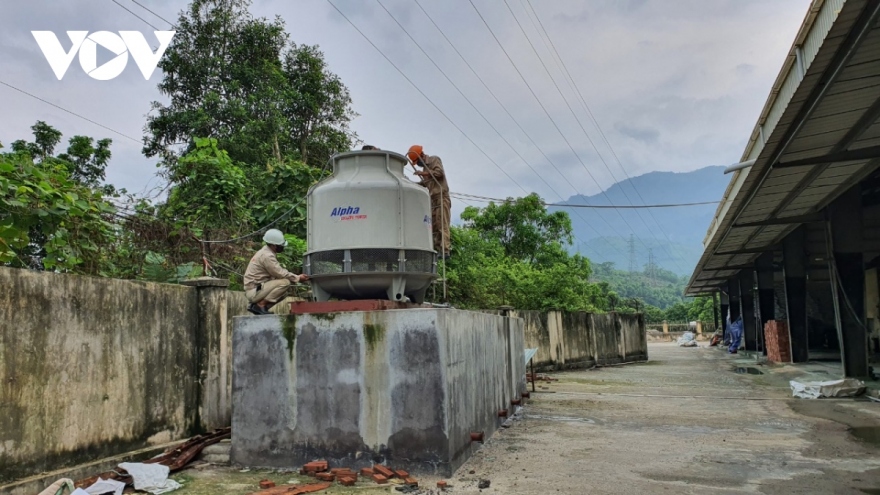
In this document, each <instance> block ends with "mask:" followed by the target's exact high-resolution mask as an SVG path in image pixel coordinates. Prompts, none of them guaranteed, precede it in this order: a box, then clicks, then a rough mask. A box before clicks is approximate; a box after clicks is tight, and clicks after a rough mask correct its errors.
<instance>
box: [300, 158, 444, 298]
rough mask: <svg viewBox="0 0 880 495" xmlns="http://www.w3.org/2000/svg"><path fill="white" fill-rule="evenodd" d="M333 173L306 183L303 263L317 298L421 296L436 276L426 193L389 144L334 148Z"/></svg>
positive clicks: (429, 205)
mask: <svg viewBox="0 0 880 495" xmlns="http://www.w3.org/2000/svg"><path fill="white" fill-rule="evenodd" d="M331 160H332V163H333V175H332V176H331V177H328V178H326V179H324V180H322V181H321V182H319V183H318V184H316V185H315V186H314V187H312V189H311V190H309V196H308V237H307V242H308V252H307V253H306V255H305V260H304V262H303V270H304V272H305V273H307V274H309V276H311V278H312V293H313V295H314V298H315V299H316V300H318V301H326V300H328V299H330V298H331V297H335V298H339V299H390V300H392V301H405V300H406V299H407V298H409V300H411V301H414V302H419V303H420V302H424V299H425V292H426V291H427V289H428V286H429V285H430V284H431V281H432V280H434V278H436V276H437V275H436V273H437V269H436V266H437V255H436V253H435V251H434V247H433V240H432V237H431V199H430V197H429V196H428V192H427V190H426V189H424V188H423V187H421V186H419V185H417V184H415V183H413V182H412V181H410V180H409V179H407V178H406V176H404V175H403V169H404V167H405V166H406V165H407V160H406V158H405V157H404V156H403V155H399V154H397V153H393V152H389V151H378V150H377V151H352V152H348V153H341V154H339V155H336V156H334V157H333V158H332V159H331Z"/></svg>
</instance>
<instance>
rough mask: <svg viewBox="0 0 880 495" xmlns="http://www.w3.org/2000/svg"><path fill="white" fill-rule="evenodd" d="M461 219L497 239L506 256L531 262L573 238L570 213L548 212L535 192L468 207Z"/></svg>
mask: <svg viewBox="0 0 880 495" xmlns="http://www.w3.org/2000/svg"><path fill="white" fill-rule="evenodd" d="M461 218H462V220H464V223H465V226H466V227H470V228H473V229H475V230H476V231H477V232H479V233H480V235H481V236H483V237H484V238H485V239H491V240H495V241H498V242H499V243H500V244H501V246H502V247H503V248H504V253H505V254H506V255H507V256H509V257H511V258H513V259H516V260H522V261H526V262H529V263H535V262H536V261H538V260H539V258H540V257H542V256H546V255H547V254H548V253H546V250H547V249H551V250H555V251H558V249H557V248H558V247H560V246H563V245H567V244H570V243H571V241H572V227H571V219H570V218H569V217H568V213H566V212H564V211H559V212H554V213H548V212H547V208H546V207H545V206H544V202H543V200H541V197H540V196H538V195H537V194H535V193H532V194H530V195H528V196H526V197H524V198H517V199H509V200H508V201H505V202H503V203H500V204H496V203H494V202H493V203H489V205H488V206H486V207H484V208H476V207H474V206H469V207H467V208H465V210H464V212H463V213H462V215H461ZM550 254H551V255H556V253H550ZM556 257H557V258H558V255H556Z"/></svg>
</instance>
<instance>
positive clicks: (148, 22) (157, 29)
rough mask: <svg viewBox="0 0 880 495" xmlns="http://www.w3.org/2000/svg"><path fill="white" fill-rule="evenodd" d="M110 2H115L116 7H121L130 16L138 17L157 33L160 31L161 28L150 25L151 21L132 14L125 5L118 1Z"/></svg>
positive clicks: (112, 0)
mask: <svg viewBox="0 0 880 495" xmlns="http://www.w3.org/2000/svg"><path fill="white" fill-rule="evenodd" d="M110 1H111V2H113V3H115V4H116V5H119V6H120V7H122V8H123V9H125V10H126V12H128V13H129V14H131V15H133V16H135V17H137V18H138V19H140V20H142V21H144V22H145V23H147V25H148V26H150V27H151V28H153V29H155V30H156V31H159V28H157V27H156V26H154V25H152V24H151V23H150V21H148V20H146V19H144V18H143V17H141V16H139V15H137V14H135V13H134V12H132V11H131V10H130V9H129V8H128V7H126V6H125V5H122V4H121V3H119V2H117V1H116V0H110Z"/></svg>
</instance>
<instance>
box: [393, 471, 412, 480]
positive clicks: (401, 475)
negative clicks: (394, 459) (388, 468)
mask: <svg viewBox="0 0 880 495" xmlns="http://www.w3.org/2000/svg"><path fill="white" fill-rule="evenodd" d="M394 476H397V477H398V478H400V479H404V478H406V477H407V476H409V473H407V472H406V471H404V470H403V469H395V470H394Z"/></svg>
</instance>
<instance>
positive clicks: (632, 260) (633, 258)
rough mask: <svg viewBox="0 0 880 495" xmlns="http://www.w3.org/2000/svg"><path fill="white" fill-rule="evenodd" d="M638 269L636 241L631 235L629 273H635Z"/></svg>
mask: <svg viewBox="0 0 880 495" xmlns="http://www.w3.org/2000/svg"><path fill="white" fill-rule="evenodd" d="M636 270H637V267H636V240H635V237H633V235H632V234H630V235H629V272H630V273H635V272H636Z"/></svg>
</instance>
